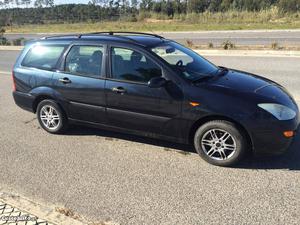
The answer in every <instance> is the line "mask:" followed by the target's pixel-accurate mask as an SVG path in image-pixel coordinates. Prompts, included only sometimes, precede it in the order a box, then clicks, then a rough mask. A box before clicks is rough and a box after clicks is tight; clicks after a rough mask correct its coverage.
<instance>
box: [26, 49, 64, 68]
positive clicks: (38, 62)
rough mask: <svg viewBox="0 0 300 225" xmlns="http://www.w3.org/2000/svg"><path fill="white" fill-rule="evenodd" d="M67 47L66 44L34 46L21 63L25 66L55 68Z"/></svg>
mask: <svg viewBox="0 0 300 225" xmlns="http://www.w3.org/2000/svg"><path fill="white" fill-rule="evenodd" d="M65 48H66V46H52V45H51V46H50V45H48V46H46V45H36V46H33V47H32V48H31V49H30V50H29V51H28V53H27V54H26V56H25V58H24V59H23V61H22V63H21V65H22V66H25V67H33V68H38V69H44V70H52V69H54V68H55V66H56V64H57V62H58V60H59V58H60V56H61V55H62V53H63V52H64V50H65Z"/></svg>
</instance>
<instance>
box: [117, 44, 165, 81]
mask: <svg viewBox="0 0 300 225" xmlns="http://www.w3.org/2000/svg"><path fill="white" fill-rule="evenodd" d="M111 62H112V68H111V72H112V76H113V78H114V79H118V80H125V81H134V82H142V83H147V82H148V81H149V80H151V78H153V77H160V76H162V70H161V68H160V67H159V66H158V65H157V64H155V63H154V62H153V61H152V60H150V59H149V58H147V57H146V56H145V55H143V54H142V53H140V52H137V51H134V50H131V49H126V48H117V47H113V48H111Z"/></svg>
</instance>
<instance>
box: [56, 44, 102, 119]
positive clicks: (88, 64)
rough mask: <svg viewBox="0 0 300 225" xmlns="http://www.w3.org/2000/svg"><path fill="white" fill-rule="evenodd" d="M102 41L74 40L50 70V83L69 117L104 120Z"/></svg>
mask: <svg viewBox="0 0 300 225" xmlns="http://www.w3.org/2000/svg"><path fill="white" fill-rule="evenodd" d="M104 52H105V46H104V45H94V44H74V45H72V46H71V47H70V49H69V51H68V52H67V53H66V54H65V58H64V61H63V62H62V66H61V69H60V70H59V71H57V72H55V73H54V77H53V78H54V87H55V89H56V90H57V92H59V94H60V95H61V96H62V97H63V99H64V100H65V101H66V102H67V108H68V113H69V117H70V118H71V119H75V120H80V121H88V122H93V123H105V122H106V117H105V95H104V84H105V79H103V74H104V73H105V71H104Z"/></svg>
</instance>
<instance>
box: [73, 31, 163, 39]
mask: <svg viewBox="0 0 300 225" xmlns="http://www.w3.org/2000/svg"><path fill="white" fill-rule="evenodd" d="M97 34H108V35H114V34H137V35H138V34H140V35H148V36H153V37H157V38H160V39H165V38H164V37H162V36H159V35H157V34H152V33H143V32H132V31H104V32H93V33H87V34H80V35H79V36H78V37H79V38H81V37H82V36H87V35H97Z"/></svg>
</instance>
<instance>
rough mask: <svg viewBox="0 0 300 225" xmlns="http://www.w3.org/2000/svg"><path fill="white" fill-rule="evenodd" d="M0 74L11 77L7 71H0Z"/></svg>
mask: <svg viewBox="0 0 300 225" xmlns="http://www.w3.org/2000/svg"><path fill="white" fill-rule="evenodd" d="M0 74H4V75H11V72H8V71H1V70H0Z"/></svg>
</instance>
